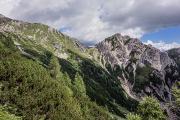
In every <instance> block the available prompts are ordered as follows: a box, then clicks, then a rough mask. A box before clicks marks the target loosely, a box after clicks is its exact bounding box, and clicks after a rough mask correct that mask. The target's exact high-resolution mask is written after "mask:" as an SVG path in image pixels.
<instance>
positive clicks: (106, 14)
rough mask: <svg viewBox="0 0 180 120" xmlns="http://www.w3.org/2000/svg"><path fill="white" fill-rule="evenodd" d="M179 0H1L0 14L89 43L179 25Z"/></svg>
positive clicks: (138, 34)
mask: <svg viewBox="0 0 180 120" xmlns="http://www.w3.org/2000/svg"><path fill="white" fill-rule="evenodd" d="M179 2H180V0H158V1H157V0H31V1H29V0H0V5H1V7H0V13H2V14H4V15H6V16H9V17H12V18H16V19H21V20H25V21H30V22H41V23H45V24H48V25H51V26H53V27H55V28H57V29H63V28H66V29H64V31H63V32H65V33H66V34H68V35H70V36H72V37H76V38H78V39H80V40H81V41H84V42H88V43H97V42H99V41H101V40H103V39H104V38H105V37H108V36H110V35H112V34H114V33H117V32H120V33H122V34H127V35H130V36H132V37H137V38H140V37H141V36H142V35H144V34H145V33H147V32H152V31H156V30H159V29H162V28H164V27H169V26H176V25H180V15H179V14H178V13H180V4H179Z"/></svg>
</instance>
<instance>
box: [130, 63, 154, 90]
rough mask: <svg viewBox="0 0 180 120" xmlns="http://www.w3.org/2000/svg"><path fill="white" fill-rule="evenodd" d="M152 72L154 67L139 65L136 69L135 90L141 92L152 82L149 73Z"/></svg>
mask: <svg viewBox="0 0 180 120" xmlns="http://www.w3.org/2000/svg"><path fill="white" fill-rule="evenodd" d="M151 72H152V68H151V67H149V66H144V67H141V68H140V67H137V69H136V77H135V84H134V87H133V90H134V91H136V92H140V91H141V90H142V89H144V87H145V86H146V85H148V84H149V82H150V77H149V74H150V73H151Z"/></svg>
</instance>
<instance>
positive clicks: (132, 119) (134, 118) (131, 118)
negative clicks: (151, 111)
mask: <svg viewBox="0 0 180 120" xmlns="http://www.w3.org/2000/svg"><path fill="white" fill-rule="evenodd" d="M126 117H127V120H142V118H141V117H140V116H139V115H137V114H132V113H129V114H128V115H127V116H126Z"/></svg>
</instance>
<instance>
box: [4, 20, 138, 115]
mask: <svg viewBox="0 0 180 120" xmlns="http://www.w3.org/2000/svg"><path fill="white" fill-rule="evenodd" d="M7 24H8V25H10V26H13V28H14V29H15V31H14V32H6V33H3V34H1V36H4V35H5V36H6V39H12V40H13V41H15V42H16V43H19V44H21V45H20V46H21V47H22V48H23V50H24V51H25V52H27V53H28V54H30V55H31V56H26V57H28V58H30V59H33V60H34V61H36V62H37V63H39V64H41V65H43V66H44V67H45V68H46V67H47V66H48V64H49V59H50V54H51V53H55V48H54V44H58V45H60V46H61V49H60V50H59V51H58V52H62V53H66V54H67V55H68V58H67V59H63V58H59V63H60V65H61V72H62V73H63V74H67V75H68V76H70V79H71V80H72V81H73V80H74V77H75V75H76V73H77V72H78V73H79V74H80V75H81V76H82V78H83V80H84V83H85V85H86V90H87V95H88V96H89V97H90V99H91V100H93V101H96V102H97V103H98V104H100V105H103V106H107V108H108V109H109V111H110V112H112V113H114V114H117V115H120V116H122V117H124V115H125V114H126V113H128V110H132V109H133V108H134V106H135V105H136V103H135V102H134V101H133V100H131V99H130V98H129V97H127V95H126V93H125V92H124V91H123V89H122V88H121V86H120V82H119V81H117V80H116V79H115V78H114V77H113V76H111V75H110V74H109V73H108V72H107V71H106V70H104V69H103V68H102V67H101V66H102V65H100V64H99V63H100V62H96V61H97V60H98V56H99V55H98V52H97V51H95V53H96V54H97V55H96V58H95V59H90V57H89V56H90V54H91V53H92V51H93V50H92V51H91V50H87V51H85V52H82V51H81V50H80V49H79V48H78V47H77V45H76V44H75V41H73V40H72V39H71V38H69V37H68V36H64V35H63V34H61V33H59V32H57V31H56V30H54V29H51V28H49V27H48V26H46V25H42V24H29V23H21V24H20V25H19V24H15V22H8V23H7ZM6 42H7V41H5V43H6ZM89 53H90V54H89Z"/></svg>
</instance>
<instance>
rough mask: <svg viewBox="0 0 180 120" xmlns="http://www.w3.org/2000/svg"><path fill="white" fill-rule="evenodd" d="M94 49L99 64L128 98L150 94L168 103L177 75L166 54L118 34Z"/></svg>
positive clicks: (174, 66)
mask: <svg viewBox="0 0 180 120" xmlns="http://www.w3.org/2000/svg"><path fill="white" fill-rule="evenodd" d="M96 48H97V49H98V50H99V52H100V53H101V56H102V62H103V63H104V64H103V65H104V66H105V67H106V68H107V70H108V71H109V72H111V73H112V74H115V75H116V77H117V78H118V79H119V80H120V81H121V83H122V87H123V88H124V89H125V90H126V92H127V93H128V94H129V96H132V97H133V98H136V99H140V98H141V97H143V96H145V95H151V96H155V97H157V98H158V99H159V100H160V101H162V102H165V101H171V93H170V90H171V88H172V85H173V84H174V83H175V81H177V80H179V73H178V68H177V64H176V63H175V61H174V60H173V59H171V58H170V57H169V55H168V53H167V52H161V51H160V50H158V49H156V48H154V47H152V46H151V45H145V44H143V43H142V42H140V40H138V39H135V38H130V37H129V36H122V35H121V34H115V35H113V36H111V37H109V38H106V39H105V40H104V41H102V42H100V43H99V44H97V45H96Z"/></svg>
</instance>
